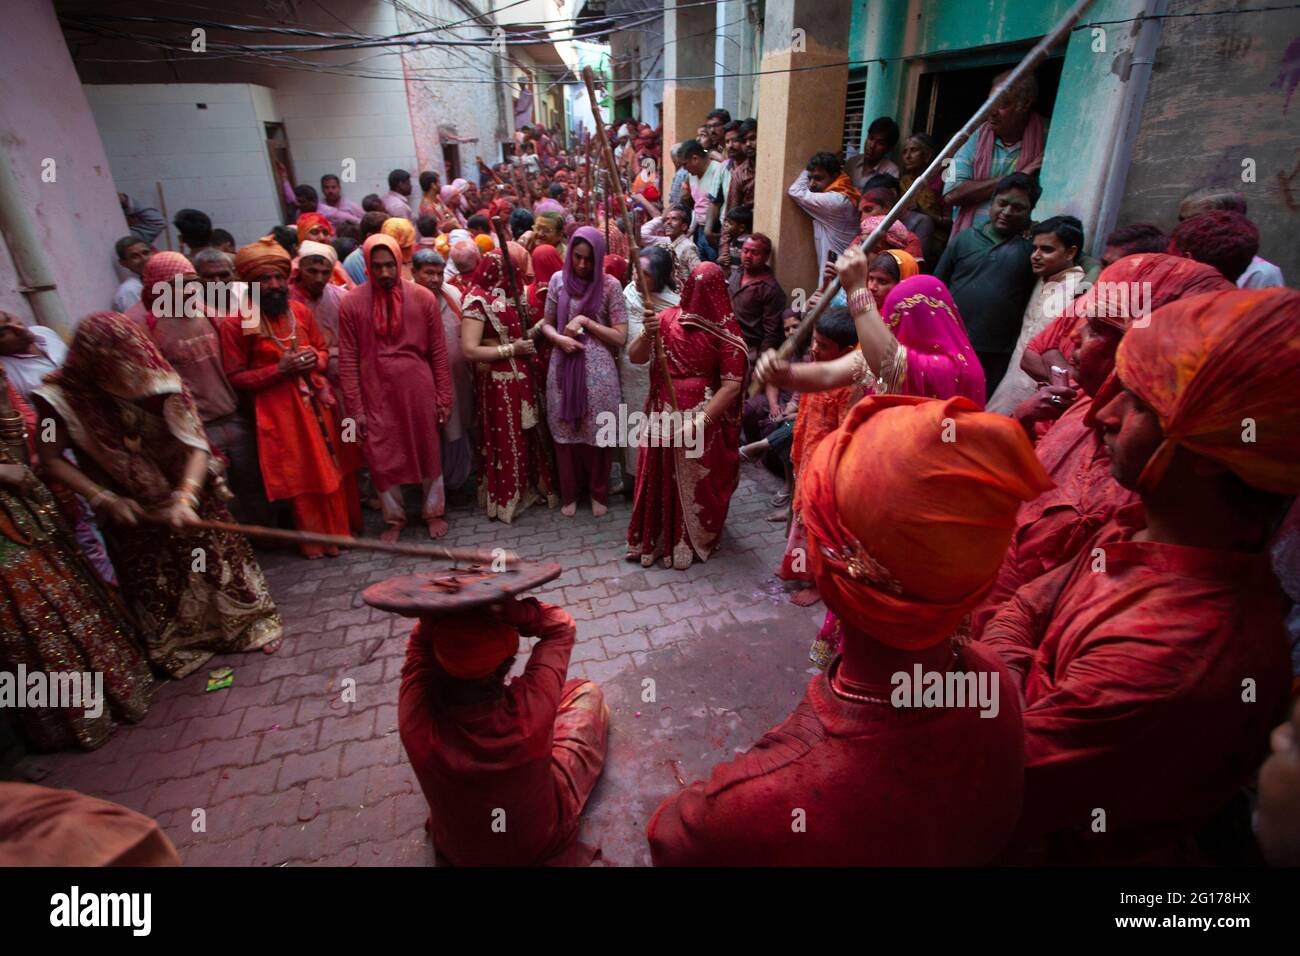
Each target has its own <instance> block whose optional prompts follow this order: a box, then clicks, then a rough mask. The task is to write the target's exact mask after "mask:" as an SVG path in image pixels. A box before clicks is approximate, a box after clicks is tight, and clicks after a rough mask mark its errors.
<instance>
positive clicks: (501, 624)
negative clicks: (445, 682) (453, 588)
mask: <svg viewBox="0 0 1300 956" xmlns="http://www.w3.org/2000/svg"><path fill="white" fill-rule="evenodd" d="M428 635H432V638H433V654H434V656H435V657H436V658H438V663H439V664H441V665H442V669H443V670H445V671H446V672H447V673H448V674H450V675H451V676H452V677H458V678H460V679H461V680H479V679H481V678H484V677H487V676H488V675H489V674H491V673H492V672H493V671H495V670H496V669H497V668H498V667H500V666H501V664H502V663H503V662H504V661H505V660H506V658H508V657H513V656H514V655H515V654H517V653H519V630H518V629H517V628H516V627H514V626H513V625H510V624H507V623H506V622H505V621H504V620H502V619H501V618H500V617H498V616H497V615H496V614H494V613H492V612H491V611H490V610H487V609H485V608H475V609H471V610H467V611H459V612H456V613H453V614H440V615H437V616H433V615H428V616H424V617H421V618H420V620H419V622H418V623H417V624H416V625H415V632H414V633H413V634H412V635H411V639H412V640H415V641H419V640H422V639H424V638H425V637H426V636H428Z"/></svg>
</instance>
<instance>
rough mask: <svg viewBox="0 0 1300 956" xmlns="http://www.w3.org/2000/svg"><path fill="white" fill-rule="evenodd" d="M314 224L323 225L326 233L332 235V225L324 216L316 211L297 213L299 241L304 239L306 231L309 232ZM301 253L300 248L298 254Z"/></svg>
mask: <svg viewBox="0 0 1300 956" xmlns="http://www.w3.org/2000/svg"><path fill="white" fill-rule="evenodd" d="M316 226H324V227H325V234H326V235H328V236H332V235H334V227H333V226H332V225H330V221H329V220H328V219H326V218H325V217H324V216H322V215H321V214H320V213H318V212H304V213H299V214H298V241H299V242H300V243H301V242H302V241H303V240H304V239H306V238H307V233H309V232H311V230H312V229H313V228H315V227H316ZM301 254H302V250H299V255H301Z"/></svg>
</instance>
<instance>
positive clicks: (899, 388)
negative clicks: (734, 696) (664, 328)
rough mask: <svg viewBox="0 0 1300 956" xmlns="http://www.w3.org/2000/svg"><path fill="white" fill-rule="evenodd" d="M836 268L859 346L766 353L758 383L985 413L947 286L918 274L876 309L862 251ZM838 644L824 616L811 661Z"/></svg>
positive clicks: (976, 369) (978, 373) (976, 367)
mask: <svg viewBox="0 0 1300 956" xmlns="http://www.w3.org/2000/svg"><path fill="white" fill-rule="evenodd" d="M835 267H836V271H837V272H838V273H839V276H840V281H841V282H842V283H843V285H844V289H845V292H846V293H847V295H848V302H849V311H850V312H851V313H852V315H853V322H854V325H855V326H857V330H858V341H859V344H860V345H861V348H860V349H858V350H855V351H853V352H850V353H848V354H847V355H845V356H843V357H842V358H838V359H835V360H834V361H831V362H805V363H801V364H799V365H791V364H790V363H789V362H786V361H784V360H782V359H778V358H777V357H776V353H775V352H768V353H767V354H765V355H764V356H763V357H762V358H761V359H759V362H758V369H757V371H756V373H755V376H756V377H757V378H758V380H759V382H760V383H762V384H772V385H776V386H777V387H778V388H791V389H794V390H796V391H800V392H819V391H826V390H828V389H832V388H840V387H842V386H844V385H848V384H853V383H857V384H859V385H861V386H862V387H863V388H864V390H865V392H866V393H867V394H872V393H874V394H878V395H880V394H895V395H920V396H922V397H925V398H938V399H948V398H952V397H953V396H955V395H964V396H966V397H967V398H969V399H970V400H971V401H973V402H974V403H975V404H976V405H977V406H979V407H980V408H983V407H984V369H983V367H982V366H981V365H980V363H979V360H978V359H977V358H976V357H975V350H974V348H973V347H972V346H971V344H970V338H969V336H968V335H967V334H966V325H965V323H963V322H962V319H961V314H960V313H959V312H958V311H957V306H956V305H955V304H954V303H953V300H952V296H951V295H950V294H949V293H948V288H947V286H945V285H944V284H943V283H942V282H940V281H939V280H938V279H936V278H934V277H933V276H926V275H918V276H913V277H912V278H910V279H904V280H903V281H902V282H900V283H898V285H896V286H894V288H893V289H891V290H890V292H889V294H888V295H886V296H885V302H884V307H883V309H878V308H877V307H876V301H875V299H874V298H873V297H872V295H871V291H870V289H869V287H868V282H869V279H870V265H869V261H868V258H867V256H866V255H864V254H863V252H862V250H861V249H860V248H859V247H857V246H850V247H849V248H848V249H846V250H845V251H844V252H843V253H842V254H841V255H840V257H839V259H838V260H837V261H836V263H835ZM882 311H883V312H884V315H883V316H882V315H881V312H882ZM840 640H841V630H840V622H839V619H838V618H836V617H835V615H834V614H833V613H831V612H827V614H826V621H825V623H824V624H823V625H822V629H821V631H820V632H819V633H818V635H817V639H816V640H815V641H813V646H812V649H811V651H810V653H809V658H810V659H811V660H812V661H813V663H815V664H817V665H818V666H820V667H825V666H826V665H827V664H828V663H830V660H831V658H832V657H834V655H835V653H836V651H837V649H838V647H839V643H840Z"/></svg>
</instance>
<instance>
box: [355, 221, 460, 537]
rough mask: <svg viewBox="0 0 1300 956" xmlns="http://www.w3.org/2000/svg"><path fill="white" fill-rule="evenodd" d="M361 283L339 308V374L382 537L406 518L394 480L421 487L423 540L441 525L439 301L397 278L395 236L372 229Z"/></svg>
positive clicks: (446, 394) (444, 401) (445, 381)
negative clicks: (377, 503)
mask: <svg viewBox="0 0 1300 956" xmlns="http://www.w3.org/2000/svg"><path fill="white" fill-rule="evenodd" d="M362 250H363V253H364V255H365V258H366V272H367V274H368V275H369V276H370V281H369V282H367V283H366V284H365V285H363V286H361V287H359V288H356V289H353V290H352V291H351V292H349V293H348V294H347V295H346V296H344V298H343V304H342V307H341V308H340V309H339V378H340V379H341V380H342V383H343V394H344V397H345V401H346V402H347V407H348V411H349V412H350V413H351V415H352V417H353V419H354V420H355V421H356V423H357V431H358V435H359V437H360V438H361V440H362V442H363V443H364V448H365V455H366V462H367V464H368V465H369V466H370V478H371V480H372V481H373V482H374V485H375V490H376V491H377V492H378V493H379V501H380V505H381V507H382V509H383V513H384V524H385V528H384V532H383V534H382V535H381V536H380V537H381V540H384V541H390V542H391V541H396V540H397V538H398V536H399V535H400V534H401V533H402V528H403V527H405V525H406V509H405V506H404V504H403V501H402V485H408V484H418V485H420V488H421V498H420V502H421V504H420V514H421V517H422V518H423V519H424V522H425V525H426V527H427V528H428V532H429V537H430V538H441V537H442V536H443V535H444V534H446V533H447V522H446V521H445V520H444V519H443V513H444V512H445V511H446V505H447V495H446V490H445V486H444V483H443V477H442V454H441V450H440V448H439V441H438V430H439V428H440V427H441V426H442V425H444V424H446V422H447V419H448V417H449V416H450V415H451V410H452V407H453V397H452V388H451V376H450V374H449V372H448V369H447V346H446V341H445V339H444V337H443V336H444V333H443V324H442V313H441V309H440V306H439V302H438V299H437V298H436V297H435V296H434V294H433V293H432V292H430V291H429V290H428V289H426V288H424V287H423V286H419V285H416V284H415V283H414V282H410V281H408V280H406V279H403V278H402V277H401V272H400V270H401V264H402V252H401V249H400V248H399V246H398V244H397V240H395V239H394V238H392V237H391V236H387V235H384V234H382V233H381V234H379V235H377V236H371V237H370V238H369V239H367V240H366V242H365V245H364V246H362Z"/></svg>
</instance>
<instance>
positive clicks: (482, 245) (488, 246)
mask: <svg viewBox="0 0 1300 956" xmlns="http://www.w3.org/2000/svg"><path fill="white" fill-rule="evenodd" d="M474 245H476V246H478V251H479V252H491V251H492V250H493V249H495V248H496V246H494V245H493V244H492V237H491V236H488V235H477V236H475V237H474Z"/></svg>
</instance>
